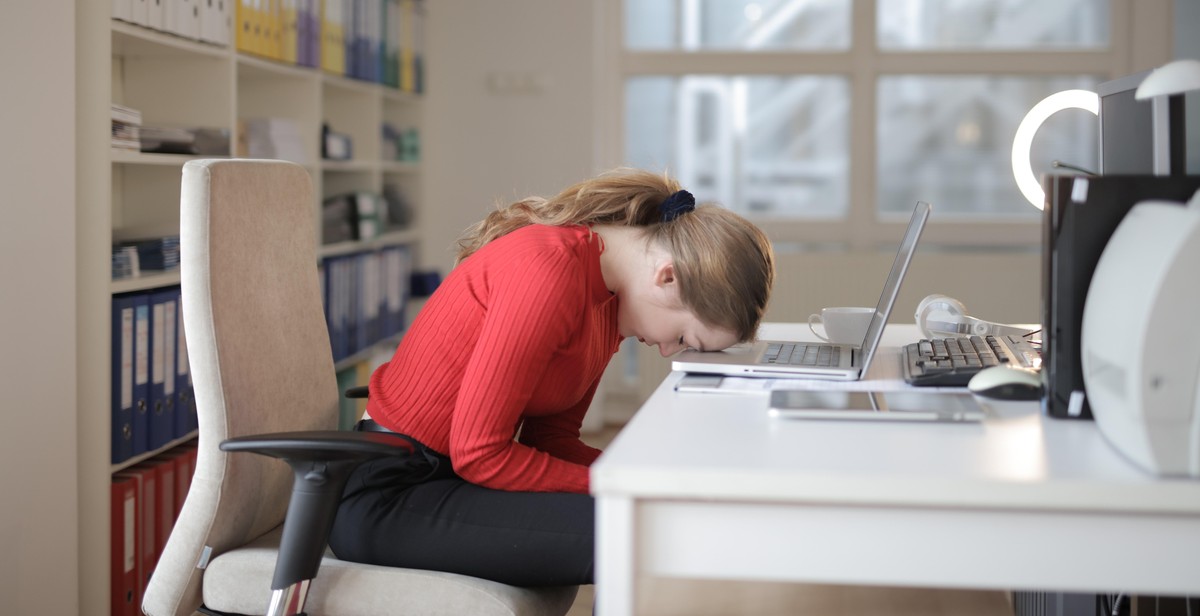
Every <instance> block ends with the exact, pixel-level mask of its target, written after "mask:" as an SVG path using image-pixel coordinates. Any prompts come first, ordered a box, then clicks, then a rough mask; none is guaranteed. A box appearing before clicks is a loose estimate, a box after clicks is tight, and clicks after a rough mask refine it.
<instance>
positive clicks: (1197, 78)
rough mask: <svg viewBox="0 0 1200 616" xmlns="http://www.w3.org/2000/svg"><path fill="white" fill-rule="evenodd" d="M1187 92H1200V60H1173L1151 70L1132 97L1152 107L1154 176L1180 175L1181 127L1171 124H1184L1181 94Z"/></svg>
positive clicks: (1183, 161)
mask: <svg viewBox="0 0 1200 616" xmlns="http://www.w3.org/2000/svg"><path fill="white" fill-rule="evenodd" d="M1190 90H1200V60H1176V61H1174V62H1170V63H1167V64H1164V65H1162V66H1160V67H1158V68H1156V69H1154V71H1153V72H1151V73H1150V74H1149V75H1147V76H1146V78H1145V79H1143V80H1142V83H1141V85H1139V86H1138V89H1137V92H1136V93H1135V94H1134V98H1136V99H1137V100H1139V101H1143V100H1147V99H1149V100H1150V101H1151V105H1152V108H1151V121H1152V122H1153V130H1154V175H1172V174H1182V173H1183V168H1184V164H1185V159H1186V156H1185V153H1184V151H1183V149H1184V143H1183V142H1184V141H1185V139H1184V137H1183V135H1182V133H1183V131H1182V129H1181V127H1178V126H1177V127H1174V128H1173V127H1172V123H1174V122H1182V121H1183V111H1182V105H1183V94H1184V93H1185V92H1188V91H1190ZM1172 103H1174V104H1175V107H1176V109H1175V113H1172V109H1171V106H1172ZM1172 116H1175V117H1174V118H1173V117H1172ZM1173 150H1174V151H1173ZM1172 167H1174V168H1172Z"/></svg>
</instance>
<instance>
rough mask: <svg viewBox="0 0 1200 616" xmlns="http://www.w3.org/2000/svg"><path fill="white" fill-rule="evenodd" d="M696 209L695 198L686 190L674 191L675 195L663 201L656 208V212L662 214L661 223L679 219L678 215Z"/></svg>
mask: <svg viewBox="0 0 1200 616" xmlns="http://www.w3.org/2000/svg"><path fill="white" fill-rule="evenodd" d="M694 209H696V198H695V197H693V196H692V193H690V192H688V191H686V190H680V191H676V192H675V194H673V195H671V196H670V197H667V198H666V199H664V200H663V202H662V204H660V205H659V206H658V211H659V213H660V214H662V221H663V222H671V221H672V220H675V219H676V218H678V217H679V215H680V214H686V213H688V212H690V211H692V210H694Z"/></svg>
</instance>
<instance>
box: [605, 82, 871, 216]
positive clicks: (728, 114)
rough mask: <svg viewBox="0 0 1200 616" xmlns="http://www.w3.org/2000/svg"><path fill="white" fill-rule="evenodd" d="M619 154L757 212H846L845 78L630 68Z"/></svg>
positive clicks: (699, 193) (703, 195) (701, 196)
mask: <svg viewBox="0 0 1200 616" xmlns="http://www.w3.org/2000/svg"><path fill="white" fill-rule="evenodd" d="M625 92H626V94H625V159H626V160H627V161H628V163H629V164H631V165H633V166H637V167H644V168H648V169H665V170H667V171H669V172H670V173H671V174H672V175H674V176H676V177H678V178H679V180H680V181H681V182H682V183H683V185H684V187H685V188H687V189H688V190H690V191H691V192H692V193H694V194H695V195H696V198H697V200H699V201H715V202H717V203H720V204H722V205H724V206H726V207H729V208H730V209H733V210H735V211H740V212H742V213H745V214H748V215H752V216H756V217H770V218H779V217H789V218H837V217H842V216H845V213H846V211H847V207H848V204H849V199H848V191H849V186H848V167H849V163H848V160H849V156H848V151H849V124H848V114H849V86H848V85H847V82H846V79H845V78H842V77H825V76H821V77H817V76H799V77H790V76H789V77H780V76H757V75H756V76H710V75H687V76H683V77H665V76H652V77H635V78H630V79H628V80H627V81H626V83H625Z"/></svg>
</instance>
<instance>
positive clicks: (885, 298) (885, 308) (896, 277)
mask: <svg viewBox="0 0 1200 616" xmlns="http://www.w3.org/2000/svg"><path fill="white" fill-rule="evenodd" d="M931 209H933V207H932V206H930V205H929V204H928V203H925V202H924V201H918V202H917V207H916V209H914V210H913V214H912V218H911V219H910V220H909V221H908V230H907V231H905V232H904V239H903V240H901V242H900V249H899V250H898V251H896V260H895V261H892V271H890V272H888V277H887V282H886V283H884V285H883V293H881V294H880V295H879V303H878V304H877V305H876V306H875V316H873V317H872V318H871V324H870V325H869V326H868V327H867V335H866V336H865V337H863V342H862V346H861V347H859V348H861V349H862V351H863V360H862V371H863V374H866V372H867V368H869V367H870V366H871V358H872V357H874V356H875V350H876V347H878V346H879V338H880V337H881V336H883V327H884V326H885V325H887V321H888V316H889V315H890V314H891V312H892V306H893V305H894V304H895V303H896V295H898V294H899V293H900V282H901V281H902V280H904V274H905V272H907V271H908V264H909V263H911V262H912V257H913V254H914V253H915V252H916V251H917V240H919V239H921V231H922V230H923V229H924V228H925V220H926V219H928V218H929V211H930V210H931Z"/></svg>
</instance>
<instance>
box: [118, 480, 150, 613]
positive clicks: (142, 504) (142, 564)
mask: <svg viewBox="0 0 1200 616" xmlns="http://www.w3.org/2000/svg"><path fill="white" fill-rule="evenodd" d="M116 476H117V477H128V478H130V479H132V480H133V481H134V482H135V483H136V484H137V495H138V507H137V534H138V558H137V569H138V591H137V597H138V598H137V603H138V605H141V602H142V597H144V596H145V594H146V585H147V584H148V583H149V582H150V575H151V574H152V573H154V565H155V564H156V563H157V555H158V550H157V546H158V535H157V533H155V532H154V528H155V526H156V525H157V524H156V522H157V520H158V516H157V509H156V507H157V503H158V470H157V469H155V468H154V466H152V465H150V464H138V465H136V466H132V467H129V468H127V469H125V470H123V471H121V472H119V473H117V474H116ZM135 613H137V612H135Z"/></svg>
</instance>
